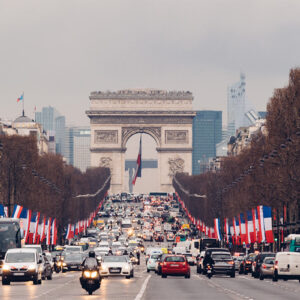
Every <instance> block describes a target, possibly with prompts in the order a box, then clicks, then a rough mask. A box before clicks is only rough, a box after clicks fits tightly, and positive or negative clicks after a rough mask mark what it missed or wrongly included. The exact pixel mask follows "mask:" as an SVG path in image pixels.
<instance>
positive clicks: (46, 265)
mask: <svg viewBox="0 0 300 300" xmlns="http://www.w3.org/2000/svg"><path fill="white" fill-rule="evenodd" d="M42 261H43V264H42V265H43V267H42V269H43V271H42V280H46V278H47V279H48V280H52V274H53V269H52V267H51V264H50V262H49V260H48V257H47V256H45V255H43V258H42Z"/></svg>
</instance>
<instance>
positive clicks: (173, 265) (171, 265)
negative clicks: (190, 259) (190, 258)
mask: <svg viewBox="0 0 300 300" xmlns="http://www.w3.org/2000/svg"><path fill="white" fill-rule="evenodd" d="M171 267H179V265H174V264H172V265H171Z"/></svg>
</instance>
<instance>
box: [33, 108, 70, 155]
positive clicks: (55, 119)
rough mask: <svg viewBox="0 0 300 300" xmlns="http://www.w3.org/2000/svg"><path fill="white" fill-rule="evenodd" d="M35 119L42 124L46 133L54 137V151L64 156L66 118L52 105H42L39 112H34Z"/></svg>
mask: <svg viewBox="0 0 300 300" xmlns="http://www.w3.org/2000/svg"><path fill="white" fill-rule="evenodd" d="M35 121H36V122H37V123H39V124H41V125H42V126H43V130H45V131H47V133H48V135H50V136H54V137H55V150H56V153H59V154H61V155H62V156H65V133H66V132H65V130H66V118H65V116H62V115H61V114H60V113H59V112H58V111H57V110H56V109H55V108H54V107H51V106H48V107H43V108H42V111H41V112H36V113H35Z"/></svg>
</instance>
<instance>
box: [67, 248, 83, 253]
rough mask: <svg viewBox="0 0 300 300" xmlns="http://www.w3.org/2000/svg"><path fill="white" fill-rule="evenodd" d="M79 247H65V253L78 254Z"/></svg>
mask: <svg viewBox="0 0 300 300" xmlns="http://www.w3.org/2000/svg"><path fill="white" fill-rule="evenodd" d="M80 250H81V249H80V247H66V249H65V251H66V252H80Z"/></svg>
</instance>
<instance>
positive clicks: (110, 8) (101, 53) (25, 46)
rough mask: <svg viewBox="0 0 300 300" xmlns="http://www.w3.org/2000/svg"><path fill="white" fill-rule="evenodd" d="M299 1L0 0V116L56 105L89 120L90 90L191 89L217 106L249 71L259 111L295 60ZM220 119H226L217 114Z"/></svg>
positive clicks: (299, 42) (76, 121)
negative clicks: (87, 114) (228, 90)
mask: <svg viewBox="0 0 300 300" xmlns="http://www.w3.org/2000/svg"><path fill="white" fill-rule="evenodd" d="M299 11H300V1H298V0H285V1H281V0H252V1H248V2H245V1H240V0H226V1H224V0H214V1H211V0H203V1H199V0H186V1H174V0H161V1H148V0H114V1H111V0H102V1H98V0H90V1H86V0H64V1H60V0H51V1H50V0H43V1H40V0H26V1H19V0H0V39H1V47H0V65H1V68H0V82H1V85H0V101H1V110H0V118H2V119H11V120H13V119H15V118H16V117H18V116H19V115H21V113H22V103H17V98H18V97H20V95H21V94H22V92H24V98H25V112H26V115H28V116H29V117H32V118H33V117H34V107H35V106H36V109H37V111H39V110H40V109H41V108H42V107H43V106H49V105H51V106H53V107H55V108H56V109H57V110H58V111H59V112H60V113H61V114H62V115H65V116H66V121H67V124H68V125H71V126H73V125H80V126H82V125H88V124H89V119H88V118H87V117H86V115H85V111H86V110H87V109H89V98H88V97H89V94H90V92H92V91H95V90H102V91H105V90H120V89H127V88H157V89H164V90H188V91H191V92H192V93H193V95H194V109H195V110H222V111H223V112H224V113H223V115H224V116H226V105H227V87H228V86H229V85H231V84H232V83H234V82H236V81H238V80H239V75H240V72H241V71H242V72H244V73H245V75H246V97H247V99H248V100H249V101H250V102H251V103H252V104H253V105H254V107H255V108H256V109H257V110H258V111H264V110H266V104H267V102H268V100H269V98H270V97H271V96H272V94H273V91H274V89H275V88H280V87H283V86H285V85H286V84H287V83H288V74H289V70H290V69H291V68H294V67H297V66H299V53H300V39H297V36H298V31H299V27H300V18H299V16H298V15H299ZM223 123H226V118H224V119H223Z"/></svg>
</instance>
